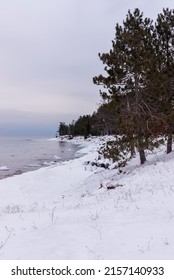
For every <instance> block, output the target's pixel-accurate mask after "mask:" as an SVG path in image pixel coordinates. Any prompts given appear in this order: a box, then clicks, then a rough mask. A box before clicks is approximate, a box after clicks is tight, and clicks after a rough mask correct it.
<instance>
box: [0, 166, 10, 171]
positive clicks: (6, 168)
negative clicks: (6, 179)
mask: <svg viewBox="0 0 174 280" xmlns="http://www.w3.org/2000/svg"><path fill="white" fill-rule="evenodd" d="M8 170H9V168H8V167H7V166H6V165H4V166H0V171H8Z"/></svg>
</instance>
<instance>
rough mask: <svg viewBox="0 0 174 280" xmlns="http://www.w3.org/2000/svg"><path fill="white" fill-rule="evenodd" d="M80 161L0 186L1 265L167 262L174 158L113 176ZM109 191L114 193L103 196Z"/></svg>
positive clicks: (87, 157) (94, 142)
mask: <svg viewBox="0 0 174 280" xmlns="http://www.w3.org/2000/svg"><path fill="white" fill-rule="evenodd" d="M73 141H75V142H76V143H78V144H82V145H83V148H82V149H81V150H80V153H81V155H82V156H81V157H79V158H75V159H74V160H71V161H67V162H63V163H59V164H57V165H55V166H49V167H45V168H42V169H39V170H37V171H32V172H28V173H24V174H22V175H18V176H14V177H10V178H6V179H3V180H1V181H0V258H1V259H16V260H17V259H22V260H23V259H62V260H63V259H69V260H71V259H108V260H109V259H173V258H174V154H173V152H172V153H171V154H169V155H165V153H164V149H163V148H162V150H161V151H159V152H158V153H156V154H151V155H148V157H147V158H148V161H147V162H146V163H145V164H144V165H143V166H140V165H139V159H138V158H135V159H133V160H132V161H131V162H130V163H129V164H128V166H127V167H125V168H124V169H123V172H122V173H119V172H118V170H116V169H111V170H106V169H104V168H99V167H96V166H95V165H94V166H92V165H91V164H88V163H89V162H92V161H94V160H95V159H97V157H98V153H97V149H98V147H99V146H100V144H101V143H102V141H103V140H102V139H99V138H93V139H91V140H90V139H88V140H82V139H76V140H73ZM108 187H111V188H112V187H115V189H108Z"/></svg>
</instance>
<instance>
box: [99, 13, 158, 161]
mask: <svg viewBox="0 0 174 280" xmlns="http://www.w3.org/2000/svg"><path fill="white" fill-rule="evenodd" d="M153 31H154V28H153V25H152V21H151V20H150V19H148V18H145V19H144V18H143V13H141V12H140V11H139V9H135V10H134V12H133V13H131V12H130V10H129V11H128V14H127V16H126V20H125V21H124V22H123V26H120V25H119V24H117V25H116V34H115V38H114V40H113V41H112V49H111V50H110V51H109V53H104V54H99V57H100V59H101V61H102V62H103V64H104V65H106V66H105V68H104V70H105V71H106V73H107V77H104V76H103V75H99V76H98V77H94V79H93V81H94V83H95V84H97V85H102V86H103V87H104V89H105V90H104V91H102V92H101V96H102V97H103V99H104V100H109V101H110V100H112V102H113V104H115V105H114V106H115V111H116V112H117V118H116V122H117V128H119V132H120V134H122V135H124V142H125V136H126V138H127V143H128V146H129V147H130V149H132V150H133V148H134V146H136V147H137V149H138V151H139V155H140V162H141V164H143V163H144V162H145V160H146V158H145V152H144V150H145V149H146V148H147V147H149V146H150V144H151V143H152V142H153V141H152V139H151V138H153V135H152V133H151V132H150V130H149V126H148V123H149V122H150V120H151V119H152V118H153V110H152V109H151V107H150V106H149V101H148V98H146V93H147V87H148V84H147V81H148V79H149V77H150V75H149V72H150V69H151V68H152V64H153V57H154V50H153V44H152V42H153ZM147 77H148V79H147ZM148 120H149V121H148ZM151 122H152V121H151Z"/></svg>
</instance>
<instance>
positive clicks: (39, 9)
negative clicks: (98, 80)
mask: <svg viewBox="0 0 174 280" xmlns="http://www.w3.org/2000/svg"><path fill="white" fill-rule="evenodd" d="M172 4H173V2H172V1H171V0H158V1H150V0H141V1H139V0H133V1H129V0H122V1H120V0H109V1H108V0H88V1H81V0H51V1H50V0H37V1H35V0H30V1H23V0H0V38H1V43H0V62H1V63H0V96H1V102H0V111H3V112H8V114H9V116H8V115H7V114H6V116H5V119H4V118H3V121H4V122H5V121H6V122H7V121H8V122H9V125H10V122H11V119H10V112H13V115H14V110H16V111H18V112H20V114H22V116H23V119H24V120H25V121H26V116H28V115H30V114H33V115H36V114H40V115H42V119H44V121H43V122H42V120H40V122H39V124H38V127H41V123H43V125H44V122H45V123H46V119H47V120H48V123H49V124H50V126H51V125H52V123H53V122H54V123H56V122H59V120H60V119H61V120H62V117H65V119H70V118H71V117H72V118H74V116H78V115H79V114H87V113H92V112H93V111H94V110H95V108H96V106H97V103H99V101H100V96H99V93H98V88H97V87H96V86H94V85H93V84H92V77H93V76H94V75H97V74H99V73H101V71H102V68H103V67H102V64H101V63H100V61H99V58H98V55H97V54H98V52H105V51H108V50H109V49H110V47H111V40H112V39H113V37H114V29H115V24H116V22H120V23H121V22H122V20H123V19H124V18H125V15H126V13H127V10H128V9H129V8H130V9H134V8H135V7H139V8H140V9H141V10H142V11H144V14H145V16H149V17H152V18H155V17H156V15H157V13H159V12H161V11H162V7H167V6H168V7H170V8H172ZM3 114H4V113H3ZM3 116H4V115H3ZM43 116H44V117H43ZM50 116H51V119H50ZM61 116H62V117H61ZM66 116H69V117H68V118H67V117H66ZM70 116H71V117H70ZM53 120H54V121H53ZM3 121H2V119H1V122H0V125H1V127H0V129H1V131H2V124H3ZM15 123H16V125H17V124H18V123H19V119H17V118H15ZM29 123H30V124H32V125H33V121H32V120H31V119H30V118H29V120H28V126H29ZM49 124H48V125H49ZM39 125H40V126H39ZM20 127H21V126H20ZM21 129H22V128H21ZM19 130H20V128H19Z"/></svg>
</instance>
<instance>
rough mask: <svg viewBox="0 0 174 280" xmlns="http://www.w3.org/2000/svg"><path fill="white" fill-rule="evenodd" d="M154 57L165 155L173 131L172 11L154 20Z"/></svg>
mask: <svg viewBox="0 0 174 280" xmlns="http://www.w3.org/2000/svg"><path fill="white" fill-rule="evenodd" d="M155 26H156V38H157V40H156V42H157V43H156V57H157V64H156V65H157V71H155V72H156V76H157V77H158V85H157V86H158V87H157V88H158V95H159V96H158V97H159V99H158V103H159V108H160V112H161V114H162V116H163V118H164V119H165V133H166V135H167V138H168V140H167V153H170V152H171V151H172V133H173V130H174V125H173V123H174V108H173V105H174V10H169V9H168V8H167V9H163V13H161V14H159V15H158V17H157V20H156V24H155Z"/></svg>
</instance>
